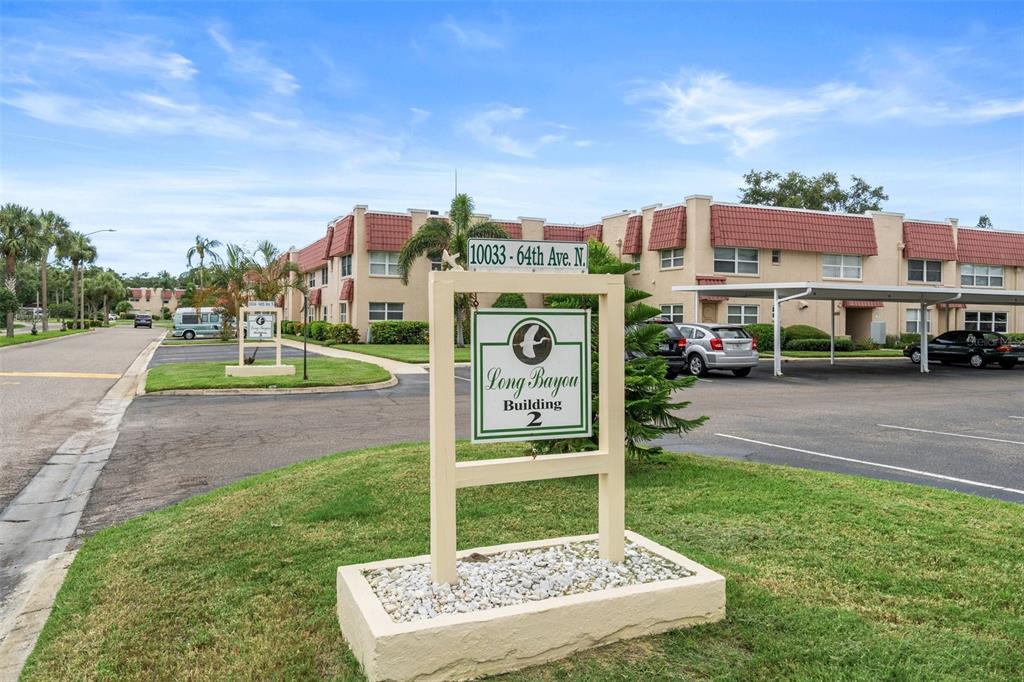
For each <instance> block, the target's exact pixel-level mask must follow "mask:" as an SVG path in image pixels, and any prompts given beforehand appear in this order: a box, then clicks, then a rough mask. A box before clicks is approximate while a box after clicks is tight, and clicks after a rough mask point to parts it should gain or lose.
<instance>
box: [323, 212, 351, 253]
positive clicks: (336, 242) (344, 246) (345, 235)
mask: <svg viewBox="0 0 1024 682" xmlns="http://www.w3.org/2000/svg"><path fill="white" fill-rule="evenodd" d="M328 229H330V230H333V233H334V234H333V237H332V239H331V243H330V244H329V245H328V247H327V257H328V258H333V257H334V256H345V255H348V254H350V253H352V233H353V232H355V217H354V216H352V215H347V216H345V217H344V218H341V219H340V220H337V221H335V222H334V223H332V224H331V227H330V228H328Z"/></svg>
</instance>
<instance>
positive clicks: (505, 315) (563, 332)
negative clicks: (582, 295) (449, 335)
mask: <svg viewBox="0 0 1024 682" xmlns="http://www.w3.org/2000/svg"><path fill="white" fill-rule="evenodd" d="M472 366H473V378H472V383H473V391H472V393H473V403H472V408H473V409H472V429H471V433H472V439H473V442H474V443H481V442H491V441H511V440H542V439H551V438H588V437H589V436H590V435H591V433H592V431H593V430H592V427H591V393H592V392H591V386H590V311H589V310H555V309H550V308H543V309H539V310H529V309H527V310H522V309H519V310H508V309H498V308H490V309H485V310H478V311H476V312H474V313H473V363H472Z"/></svg>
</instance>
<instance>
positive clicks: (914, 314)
mask: <svg viewBox="0 0 1024 682" xmlns="http://www.w3.org/2000/svg"><path fill="white" fill-rule="evenodd" d="M926 326H927V329H926V331H925V334H931V332H932V320H931V317H929V318H928V324H927V325H926ZM906 332H907V333H908V334H920V333H921V310H920V309H919V308H910V309H908V310H907V325H906Z"/></svg>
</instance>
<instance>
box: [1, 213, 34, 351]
mask: <svg viewBox="0 0 1024 682" xmlns="http://www.w3.org/2000/svg"><path fill="white" fill-rule="evenodd" d="M41 250H42V239H41V238H40V236H39V217H38V216H37V215H36V214H35V213H33V212H32V211H31V210H30V209H28V208H25V207H24V206H19V205H17V204H5V205H4V206H3V207H2V208H0V254H3V257H4V263H5V281H4V286H6V288H7V290H8V291H10V292H11V294H12V295H15V296H16V295H17V287H18V277H17V263H18V261H19V260H22V259H24V260H32V259H35V258H38V257H39V253H40V251H41ZM4 317H5V318H6V322H7V336H8V338H10V337H13V336H14V313H13V312H10V311H7V313H6V315H5V316H4Z"/></svg>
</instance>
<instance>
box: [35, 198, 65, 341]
mask: <svg viewBox="0 0 1024 682" xmlns="http://www.w3.org/2000/svg"><path fill="white" fill-rule="evenodd" d="M39 223H40V226H41V230H40V236H41V237H42V239H43V255H42V257H41V258H40V259H39V286H40V288H41V289H42V291H43V296H42V298H43V331H44V332H45V331H48V330H49V328H50V295H49V289H48V286H47V281H46V275H47V266H48V265H49V263H48V261H49V260H50V249H51V248H52V247H53V246H55V245H56V244H57V241H58V240H59V239H60V237H61V235H62V234H63V233H64V232H66V231H67V230H69V229H71V226H70V225H69V224H68V221H67V220H65V219H64V218H63V217H62V216H60V215H58V214H56V213H54V212H53V211H40V213H39Z"/></svg>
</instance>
